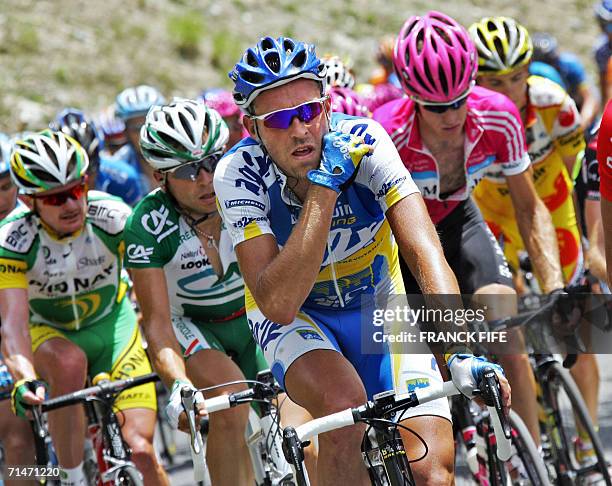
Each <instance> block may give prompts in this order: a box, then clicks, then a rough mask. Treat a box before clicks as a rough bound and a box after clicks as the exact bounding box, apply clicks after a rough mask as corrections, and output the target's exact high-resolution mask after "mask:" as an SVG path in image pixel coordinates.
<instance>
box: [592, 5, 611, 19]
mask: <svg viewBox="0 0 612 486" xmlns="http://www.w3.org/2000/svg"><path fill="white" fill-rule="evenodd" d="M594 9H595V16H596V17H597V19H598V20H599V21H600V22H602V23H608V22H612V0H601V1H600V2H597V3H596V4H595V7H594Z"/></svg>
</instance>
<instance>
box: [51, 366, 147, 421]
mask: <svg viewBox="0 0 612 486" xmlns="http://www.w3.org/2000/svg"><path fill="white" fill-rule="evenodd" d="M155 381H159V376H157V375H156V374H155V373H148V374H146V375H142V376H136V377H131V378H126V379H125V380H117V381H109V382H103V383H100V384H99V385H96V386H91V387H89V388H84V389H83V390H79V391H76V392H73V393H68V394H66V395H62V396H59V397H55V398H50V399H49V400H45V401H44V402H43V403H42V404H41V405H40V410H41V411H42V412H49V411H51V410H56V409H58V408H62V407H67V406H69V405H74V404H77V403H79V402H84V401H87V400H88V399H89V398H91V397H93V396H98V395H118V394H119V393H121V392H122V391H124V390H127V389H128V388H134V387H135V386H139V385H144V384H145V383H151V382H155Z"/></svg>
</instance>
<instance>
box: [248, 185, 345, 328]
mask: <svg viewBox="0 0 612 486" xmlns="http://www.w3.org/2000/svg"><path fill="white" fill-rule="evenodd" d="M337 197H338V195H337V194H336V192H334V191H333V190H331V189H326V188H324V187H321V186H316V185H311V186H310V187H309V189H308V192H307V195H306V199H305V201H304V207H303V208H302V211H301V213H300V218H299V220H298V222H297V224H296V225H295V226H294V227H293V229H292V231H291V235H290V236H289V239H288V240H287V243H286V244H285V245H284V246H283V248H282V250H280V252H279V250H278V245H277V243H276V240H275V239H274V237H273V236H271V235H268V234H266V235H263V236H258V237H256V238H252V239H250V240H247V241H244V242H242V243H240V244H239V245H238V246H237V247H236V256H237V257H238V263H239V265H240V271H241V273H242V276H243V278H244V281H245V283H246V285H247V287H248V288H249V290H250V291H251V293H252V294H253V297H254V298H255V301H256V302H257V305H258V307H259V308H260V309H261V311H262V312H263V313H264V315H265V316H266V317H267V318H268V319H270V320H272V321H274V322H277V323H279V324H290V323H291V322H293V320H294V319H295V316H296V315H297V312H298V311H299V309H300V307H301V306H302V304H303V303H304V301H305V300H306V297H307V296H308V294H309V293H310V292H311V291H312V287H313V285H314V283H315V281H316V278H317V275H318V274H319V270H320V268H321V262H322V261H323V256H324V254H325V247H326V245H327V238H328V235H329V228H330V225H331V219H332V215H333V211H334V206H335V203H336V198H337Z"/></svg>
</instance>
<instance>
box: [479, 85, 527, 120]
mask: <svg viewBox="0 0 612 486" xmlns="http://www.w3.org/2000/svg"><path fill="white" fill-rule="evenodd" d="M467 108H468V113H472V114H477V115H487V114H489V113H490V114H499V113H502V112H507V113H509V114H510V115H512V116H515V115H518V113H517V111H516V108H515V107H514V103H512V100H510V98H508V97H507V96H505V95H503V94H501V93H498V92H497V91H493V90H491V89H487V88H483V87H482V86H474V87H473V88H472V91H471V92H470V94H469V96H468V99H467Z"/></svg>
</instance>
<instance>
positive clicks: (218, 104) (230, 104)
mask: <svg viewBox="0 0 612 486" xmlns="http://www.w3.org/2000/svg"><path fill="white" fill-rule="evenodd" d="M199 99H200V101H202V102H203V103H204V104H205V105H206V106H208V107H209V108H212V109H213V110H216V111H217V112H218V113H219V114H220V115H221V117H222V118H223V120H224V121H225V123H227V127H228V128H229V131H230V135H229V140H228V141H227V148H228V149H229V148H231V147H233V146H234V145H236V144H237V143H238V142H240V140H242V139H243V138H244V137H247V136H248V133H247V131H246V130H245V128H244V126H243V125H242V113H241V112H240V108H238V105H236V103H234V97H233V96H232V93H231V92H230V91H228V90H226V89H222V88H212V89H207V90H204V91H203V92H202V94H201V95H200V97H199Z"/></svg>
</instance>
